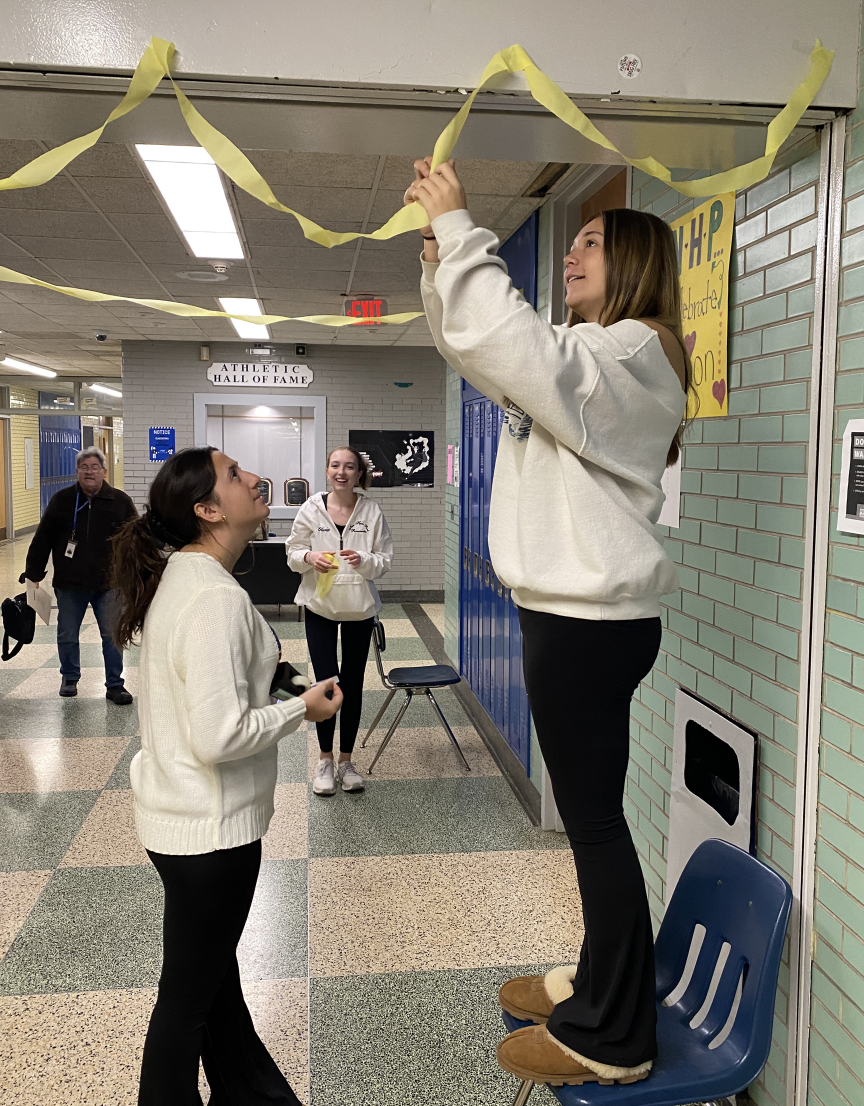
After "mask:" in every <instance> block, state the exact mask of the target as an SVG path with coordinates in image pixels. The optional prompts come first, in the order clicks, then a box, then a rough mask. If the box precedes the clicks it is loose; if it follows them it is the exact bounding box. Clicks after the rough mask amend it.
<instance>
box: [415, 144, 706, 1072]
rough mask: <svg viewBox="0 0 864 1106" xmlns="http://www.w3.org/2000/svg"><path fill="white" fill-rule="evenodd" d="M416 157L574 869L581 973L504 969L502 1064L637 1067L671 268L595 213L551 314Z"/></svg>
mask: <svg viewBox="0 0 864 1106" xmlns="http://www.w3.org/2000/svg"><path fill="white" fill-rule="evenodd" d="M430 164H431V159H429V158H427V159H426V160H425V161H418V162H416V163H415V180H414V183H413V184H412V185H411V186H410V187H409V188H408V190H407V192H406V194H405V200H406V203H410V202H412V201H413V200H415V199H416V200H417V201H419V202H420V203H421V204H422V205H423V207H424V208H425V209H426V212H427V213H428V215H429V217H430V220H431V222H430V225H429V226H428V227H426V228H425V229H424V230H423V231H422V234H423V238H424V239H425V241H424V253H423V279H422V284H421V291H422V294H423V303H424V306H425V309H426V317H427V319H428V321H429V326H430V328H431V330H432V334H433V336H434V338H435V342H436V344H437V346H438V349H439V351H440V353H441V355H442V356H443V357H444V358H445V359H446V361H447V362H448V364H450V365H452V366H453V368H454V369H455V370H456V371H457V372H458V373H460V374H461V375H462V376H463V377H464V378H465V379H466V380H468V381H469V382H470V383H471V384H473V385H474V386H475V387H476V388H478V389H479V390H480V391H481V392H483V393H484V394H485V395H487V396H489V397H490V398H491V399H492V400H494V401H495V402H496V403H497V404H498V405H499V406H500V407H502V408H503V409H504V411H505V416H506V417H505V423H506V425H507V427H508V430H509V433H508V434H502V435H501V440H500V445H499V450H498V458H497V461H496V465H495V477H494V482H493V487H492V502H491V512H490V517H489V548H490V550H491V553H492V560H493V562H494V565H495V571H496V573H497V574H498V577H499V578H500V579H501V581H502V583H506V585H507V586H508V587H510V588H511V589H512V595H513V600H514V602H515V603H516V605H517V606H518V608H519V621H520V625H521V627H522V636H523V658H524V662H523V663H524V668H525V684H526V687H527V691H528V699H529V702H530V706H531V712H532V715H533V718H534V724H535V727H536V731H537V737H538V740H539V743H540V748H541V750H542V752H543V758H544V761H545V763H546V767H547V770H548V772H549V777H550V780H551V782H552V788H553V791H554V794H555V801H556V803H557V806H558V810H559V812H560V814H561V818H562V820H563V822H564V826H565V828H566V830H567V835H568V837H569V839H570V844H571V846H572V848H573V855H574V858H575V862H576V871H577V874H578V877H579V889H580V894H581V898H582V913H583V918H584V923H585V939H584V941H583V944H582V950H581V953H580V958H579V964H578V966H567V967H560V968H555V969H553V970H552V971H551V972H549V973H548V974H547V975H546V976H545V977H544V976H523V977H520V978H517V979H513V980H510V981H509V982H508V983H506V984H505V985H504V986H503V987H502V988H501V992H500V1002H501V1005H502V1006H503V1007H504V1009H505V1010H507V1011H508V1012H509V1013H511V1014H512V1015H514V1016H515V1017H517V1018H519V1019H522V1020H525V1021H533V1022H534V1023H535V1025H534V1026H530V1027H527V1028H524V1029H520V1030H517V1031H516V1032H515V1033H511V1034H510V1035H509V1036H508V1037H506V1038H505V1040H504V1041H502V1043H501V1045H500V1046H499V1049H498V1062H499V1064H500V1065H501V1066H502V1067H503V1068H504V1069H505V1070H507V1071H510V1072H512V1073H513V1074H514V1075H518V1076H519V1077H520V1078H522V1079H531V1080H533V1081H534V1082H536V1083H552V1084H555V1085H561V1084H580V1083H584V1082H589V1081H594V1080H604V1081H605V1080H614V1081H616V1082H620V1083H631V1082H635V1081H636V1080H639V1079H644V1078H645V1077H646V1076H647V1075H648V1074H649V1072H650V1070H651V1066H652V1062H653V1060H654V1059H655V1057H656V1055H657V1040H656V1012H655V978H654V939H653V933H652V929H651V917H650V913H649V909H648V898H647V895H646V891H645V883H644V879H643V876H642V870H641V867H640V864H639V858H638V856H637V853H636V849H635V847H634V845H633V840H632V838H631V836H630V831H629V829H628V827H627V822H626V820H625V817H624V811H623V796H624V783H625V778H626V773H627V764H628V760H629V719H630V700H631V698H632V696H633V693H634V691H635V690H636V688H637V686H638V685H639V682H640V681H641V680H642V679H644V677H645V676H646V675H647V674H648V673H649V672H650V670H651V668H652V666H653V665H654V662H655V660H656V658H657V654H658V652H659V648H660V637H661V623H660V596H661V595H665V594H667V593H669V592H672V591H675V590H677V587H678V583H677V578H676V571H675V566H674V564H673V563H672V562H671V560H670V559H669V557H668V556H667V554H666V552H665V551H664V549H663V545H662V542H661V540H660V537H659V535H658V534H657V531H656V530H655V523H656V522H657V518H658V516H659V514H660V508H661V506H662V504H663V492H662V490H661V487H660V478H661V476H662V475H663V471H664V469H665V468H666V466H667V465H668V464H672V463H673V462H674V461H675V460H676V459H677V457H678V452H679V448H680V443H681V438H682V432H683V420H684V416H685V409H686V405H687V394H688V393H689V392H690V391H691V388H692V384H691V367H690V362H689V359H688V356H687V352H686V349H685V347H684V341H683V334H682V329H681V309H680V292H679V286H678V263H677V258H676V254H675V245H674V241H673V238H672V232H671V230H670V229H669V227H668V226H667V225H666V224H665V223H664V222H663V221H662V220H660V219H658V218H656V217H655V216H653V215H648V214H644V213H642V212H637V211H631V210H628V209H621V210H615V211H606V212H603V213H602V214H601V215H599V216H597V217H596V218H593V219H592V220H591V221H590V222H588V223H586V225H585V226H583V227H582V229H581V230H580V231H579V233H578V235H577V236H576V239H575V241H574V242H573V245H572V248H571V249H570V252H569V253H568V254H567V256H566V257H565V258H564V284H565V290H566V291H565V298H566V303H567V306H568V307H569V308H570V322H569V325H567V326H552V325H550V324H549V323H547V322H544V320H542V319H541V318H540V317H539V316H538V315H537V313H536V312H535V311H534V310H533V308H532V307H531V306H530V305H529V304H528V303H526V301H525V300H524V298H523V297H522V295H521V294H520V293H519V292H518V291H517V290H516V289H515V288H514V287H513V284H512V282H511V281H510V279H509V277H508V276H507V270H506V267H505V265H504V263H503V262H502V261H501V260H500V259H499V258H498V257H497V252H496V251H497V247H498V241H497V239H496V237H495V235H494V234H493V233H492V232H491V231H488V230H483V229H481V228H479V227H475V226H474V223H473V222H472V220H471V216H470V215H469V214H468V211H467V210H466V203H465V193H464V192H463V190H462V185H461V184H460V182H459V178H458V177H457V175H456V172H455V169H454V167H453V163H452V162H450V163H447V164H444V165H440V166H438V167H437V168H436V169H435V171H434V172H432V171H431V169H430Z"/></svg>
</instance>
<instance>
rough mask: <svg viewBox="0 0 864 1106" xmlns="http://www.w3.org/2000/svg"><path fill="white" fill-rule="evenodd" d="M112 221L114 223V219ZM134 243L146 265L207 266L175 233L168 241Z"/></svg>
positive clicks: (185, 267)
mask: <svg viewBox="0 0 864 1106" xmlns="http://www.w3.org/2000/svg"><path fill="white" fill-rule="evenodd" d="M112 221H113V222H115V223H116V219H115V220H112ZM118 229H119V228H118ZM134 245H135V252H136V253H137V254H138V256H139V257H140V258H141V259H142V261H146V262H147V264H148V265H157V264H160V265H171V266H172V268H174V269H203V268H209V266H208V265H207V262H206V261H205V260H203V259H202V258H200V257H193V256H192V255H191V254H190V253H189V251H188V250H187V249H186V247H185V246H184V245H183V243H182V242H181V240H180V238H179V237H178V235H177V234H175V235H174V238H173V240H170V241H166V242H150V241H136V242H135V243H134Z"/></svg>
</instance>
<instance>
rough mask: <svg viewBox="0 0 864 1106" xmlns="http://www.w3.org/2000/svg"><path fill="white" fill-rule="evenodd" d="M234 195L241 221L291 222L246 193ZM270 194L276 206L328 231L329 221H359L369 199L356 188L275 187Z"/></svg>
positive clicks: (365, 193) (288, 217)
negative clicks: (291, 210) (283, 205)
mask: <svg viewBox="0 0 864 1106" xmlns="http://www.w3.org/2000/svg"><path fill="white" fill-rule="evenodd" d="M235 191H236V195H237V207H238V209H239V211H240V215H241V218H243V219H244V220H245V219H246V218H247V217H248V218H250V219H267V220H280V221H282V220H284V219H292V216H291V215H287V214H285V213H284V212H280V211H274V210H273V208H270V207H268V206H267V205H266V204H264V203H261V201H260V200H256V199H255V197H254V196H250V195H249V194H248V193H247V192H242V191H241V190H240V189H236V190H235ZM273 192H274V194H275V196H276V199H277V200H279V202H280V203H283V204H285V205H286V207H291V208H293V209H294V210H295V211H298V212H299V213H300V214H301V215H305V216H306V218H307V219H312V220H313V222H316V223H318V224H320V225H321V226H326V227H327V229H328V230H329V229H332V228H331V227H330V223H331V222H332V221H333V220H343V221H344V220H348V221H349V222H352V221H353V222H359V221H361V220H362V219H363V215H364V213H365V211H366V204H367V202H368V199H369V193H368V191H364V190H362V189H358V188H306V187H300V186H299V185H297V186H294V187H288V186H286V185H277V186H276V187H275V188H274V189H273Z"/></svg>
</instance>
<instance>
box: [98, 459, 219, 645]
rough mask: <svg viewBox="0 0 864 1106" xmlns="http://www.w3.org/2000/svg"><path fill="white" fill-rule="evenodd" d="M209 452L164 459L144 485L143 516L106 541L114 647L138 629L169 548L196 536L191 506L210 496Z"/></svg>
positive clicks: (128, 642) (197, 528) (134, 635)
mask: <svg viewBox="0 0 864 1106" xmlns="http://www.w3.org/2000/svg"><path fill="white" fill-rule="evenodd" d="M213 453H214V448H213V446H203V447H201V448H195V449H182V450H181V451H180V452H179V453H176V454H175V455H174V456H173V457H172V458H170V460H168V461H166V462H165V464H164V465H163V466H162V468H161V469H160V470H159V472H158V473H157V475H156V479H155V480H154V481H153V483H152V485H151V486H150V495H149V503H148V504H147V506H146V507H145V508H144V514H143V515H141V516H140V517H138V516H136V517H135V518H130V519H129V520H128V521H127V522H126V523H125V524H124V525H123V526H122V527H121V528H120V530H118V532H117V533H116V534H115V535H114V538H113V539H112V546H113V550H112V557H111V559H112V572H111V575H112V587H113V588H115V589H116V592H117V599H118V617H117V624H116V627H115V630H114V640H115V642H116V644H117V647H118V648H119V649H125V648H126V646H128V645H131V644H132V643H133V641H134V640H135V639H136V638H137V637H138V635H139V634H140V633H141V630H142V629H143V627H144V619H145V617H146V615H147V610H148V608H149V607H150V604H151V603H152V602H153V596H154V595H155V594H156V589H157V588H158V587H159V581H160V580H161V579H162V573H163V572H164V571H165V566H166V565H167V564H168V558H169V556H170V550H172V549H175V550H176V549H182V547H183V546H184V545H189V544H191V543H192V542H194V541H196V540H197V539H198V538H199V537H200V536H201V530H202V523H201V520H200V519H199V518H198V516H197V514H196V513H195V504H196V503H211V502H214V501H215V499H216V497H215V495H214V488H215V486H216V469H215V468H214V467H213V457H212V454H213Z"/></svg>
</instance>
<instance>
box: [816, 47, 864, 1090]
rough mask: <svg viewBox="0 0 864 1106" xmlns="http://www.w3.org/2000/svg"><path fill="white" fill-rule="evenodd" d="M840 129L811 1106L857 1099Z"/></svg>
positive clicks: (862, 356)
mask: <svg viewBox="0 0 864 1106" xmlns="http://www.w3.org/2000/svg"><path fill="white" fill-rule="evenodd" d="M862 45H864V42H862ZM859 72H861V69H860V66H859ZM847 128H848V130H847V147H846V167H845V179H844V197H845V199H844V211H843V237H842V246H841V270H840V309H839V316H838V334H839V340H838V349H837V378H836V386H835V391H834V404H835V408H834V476H833V487H832V500H831V502H832V513H831V527H830V535H829V551H828V582H827V583H828V587H827V607H828V610H827V612H826V619H825V663H824V673H823V675H824V683H823V698H822V706H823V711H822V732H821V741H820V776H819V821H818V837H817V844H816V902H815V910H814V927H815V942H814V952H815V956H814V963H813V988H812V990H813V993H812V1011H811V1029H810V1042H811V1050H810V1087H809V1095H810V1101H811V1103H812V1104H813V1106H817V1104H821V1106H861V1104H862V1103H864V541H862V539H860V538H857V537H855V536H853V535H850V534H840V533H838V532H837V528H836V521H837V514H836V507H837V499H838V492H839V471H840V441H841V439H842V436H843V430H844V428H845V426H846V423H847V421H848V420H849V419H850V418H859V419H860V418H862V417H864V371H862V370H864V265H862V264H861V262H862V260H864V231H862V230H861V229H860V228H861V227H862V224H864V157H862V156H861V155H862V153H864V147H862V139H864V110H862V108H861V107H860V106H859V108H858V110H857V111H856V112H855V113H854V114H852V115H850V116H849V117H848V119H847Z"/></svg>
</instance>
